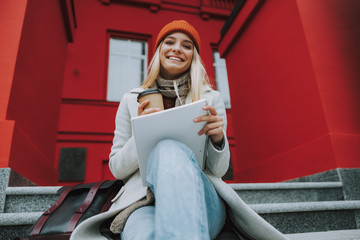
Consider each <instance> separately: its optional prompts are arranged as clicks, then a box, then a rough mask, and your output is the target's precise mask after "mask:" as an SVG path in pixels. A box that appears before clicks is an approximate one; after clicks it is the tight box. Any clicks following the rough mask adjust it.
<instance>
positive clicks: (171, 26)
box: [155, 20, 201, 52]
mask: <svg viewBox="0 0 360 240" xmlns="http://www.w3.org/2000/svg"><path fill="white" fill-rule="evenodd" d="M173 32H183V33H186V34H187V35H189V37H190V38H191V40H192V41H193V42H194V44H195V47H196V48H197V50H198V52H200V47H201V41H200V36H199V33H198V32H197V31H196V29H195V28H194V27H193V26H192V25H190V24H189V23H188V22H187V21H185V20H176V21H172V22H170V23H168V24H166V25H165V26H164V27H163V28H162V29H161V30H160V32H159V34H158V36H157V39H156V43H155V49H156V48H157V47H158V46H159V44H160V42H161V41H162V40H163V39H164V38H165V37H166V36H167V35H169V34H170V33H173Z"/></svg>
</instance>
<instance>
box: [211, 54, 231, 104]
mask: <svg viewBox="0 0 360 240" xmlns="http://www.w3.org/2000/svg"><path fill="white" fill-rule="evenodd" d="M214 68H215V78H216V87H217V90H218V91H219V92H220V93H221V95H222V97H223V99H224V103H225V107H226V108H231V104H230V92H229V82H228V77H227V71H226V62H225V59H223V58H220V54H219V52H217V51H214Z"/></svg>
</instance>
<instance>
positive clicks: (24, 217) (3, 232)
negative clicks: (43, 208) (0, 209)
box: [0, 212, 43, 240]
mask: <svg viewBox="0 0 360 240" xmlns="http://www.w3.org/2000/svg"><path fill="white" fill-rule="evenodd" d="M42 213H43V212H29V213H0V239H1V240H13V239H14V238H15V237H25V236H26V231H27V230H28V229H29V228H30V227H31V226H32V225H33V224H34V223H35V222H36V220H37V219H38V218H39V217H40V216H41V214H42Z"/></svg>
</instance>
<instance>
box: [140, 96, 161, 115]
mask: <svg viewBox="0 0 360 240" xmlns="http://www.w3.org/2000/svg"><path fill="white" fill-rule="evenodd" d="M149 103H150V100H145V101H143V102H142V103H141V104H139V106H138V116H140V115H146V114H150V113H154V112H159V111H160V108H148V109H145V107H146V105H148V104H149Z"/></svg>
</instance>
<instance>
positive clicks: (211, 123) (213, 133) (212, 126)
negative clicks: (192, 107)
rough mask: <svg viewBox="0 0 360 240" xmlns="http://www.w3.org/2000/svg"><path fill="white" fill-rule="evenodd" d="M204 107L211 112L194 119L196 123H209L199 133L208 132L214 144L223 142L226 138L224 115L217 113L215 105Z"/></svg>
mask: <svg viewBox="0 0 360 240" xmlns="http://www.w3.org/2000/svg"><path fill="white" fill-rule="evenodd" d="M203 109H204V110H205V111H208V112H209V114H208V115H204V116H201V117H197V118H195V119H194V122H195V123H197V122H207V124H206V125H205V126H204V127H203V128H202V129H201V130H200V131H199V132H198V134H199V135H202V134H206V135H207V136H210V138H211V140H212V142H213V143H214V144H221V142H222V140H223V138H224V132H223V126H224V122H223V119H222V117H220V116H219V115H218V114H217V112H216V110H215V108H214V107H213V106H210V105H206V106H204V107H203Z"/></svg>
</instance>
